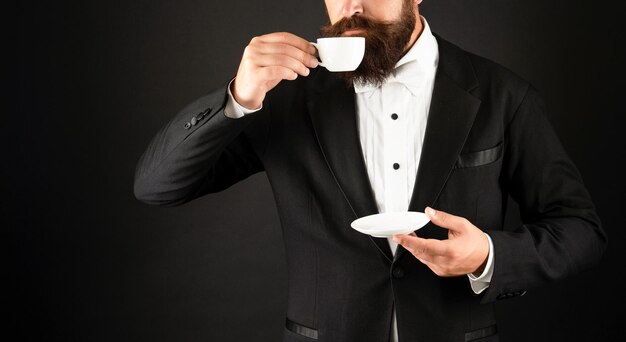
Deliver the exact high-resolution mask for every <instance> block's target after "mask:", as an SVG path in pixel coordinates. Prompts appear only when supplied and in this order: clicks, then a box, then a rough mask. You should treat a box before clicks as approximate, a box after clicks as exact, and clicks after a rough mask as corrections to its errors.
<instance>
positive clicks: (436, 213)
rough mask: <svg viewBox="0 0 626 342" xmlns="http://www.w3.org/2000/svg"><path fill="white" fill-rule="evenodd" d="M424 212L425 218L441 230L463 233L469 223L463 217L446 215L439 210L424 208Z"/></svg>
mask: <svg viewBox="0 0 626 342" xmlns="http://www.w3.org/2000/svg"><path fill="white" fill-rule="evenodd" d="M425 212H426V216H428V218H429V219H430V222H432V223H434V224H435V225H437V226H439V227H442V228H447V229H450V230H454V231H463V230H465V229H466V227H467V225H468V224H469V221H468V220H467V219H465V218H463V217H460V216H455V215H452V214H448V213H446V212H444V211H441V210H435V209H433V208H431V207H426V210H425Z"/></svg>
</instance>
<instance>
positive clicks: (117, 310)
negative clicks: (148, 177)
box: [0, 0, 626, 341]
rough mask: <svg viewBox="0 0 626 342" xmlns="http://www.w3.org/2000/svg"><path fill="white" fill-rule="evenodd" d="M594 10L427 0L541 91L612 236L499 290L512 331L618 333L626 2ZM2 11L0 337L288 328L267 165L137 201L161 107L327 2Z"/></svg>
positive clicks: (301, 28)
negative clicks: (171, 195)
mask: <svg viewBox="0 0 626 342" xmlns="http://www.w3.org/2000/svg"><path fill="white" fill-rule="evenodd" d="M596 4H599V3H596ZM596 4H591V3H590V2H583V1H539V0H535V1H520V0H515V1H513V0H510V1H497V0H489V1H488V0H474V1H453V0H437V1H435V0H426V1H425V2H424V4H423V5H422V6H421V11H422V15H424V16H425V17H426V18H427V20H428V22H429V24H430V26H431V28H432V30H433V31H434V32H437V33H439V34H441V35H442V36H443V37H445V38H447V39H448V40H451V41H453V42H455V43H457V44H458V45H460V46H461V47H463V48H465V49H467V50H469V51H472V52H475V53H477V54H480V55H483V56H485V57H488V58H490V59H493V60H495V61H497V62H499V63H501V64H503V65H505V66H507V67H509V68H510V69H512V70H514V71H515V72H516V73H518V74H519V75H520V76H522V77H523V78H525V79H527V80H528V81H530V82H531V83H532V84H533V85H534V86H535V87H537V88H538V89H539V91H540V92H541V93H542V94H543V95H544V98H545V101H546V103H547V106H548V108H549V110H550V120H551V122H552V123H553V124H554V126H555V129H556V131H557V133H558V134H559V136H560V137H561V139H562V142H563V144H564V146H565V148H566V150H567V151H568V152H569V153H570V155H571V157H572V158H573V160H574V162H575V163H576V164H577V165H578V166H579V169H580V171H581V173H582V175H583V178H584V179H585V182H586V185H587V186H588V189H589V191H590V192H591V194H592V196H593V198H594V199H595V202H596V204H597V209H598V213H599V215H600V217H601V219H602V221H603V223H604V225H605V229H606V231H607V233H608V235H609V248H608V250H607V253H606V255H605V258H604V259H603V261H602V264H601V265H599V267H598V268H596V269H593V270H589V271H586V272H584V273H582V274H580V275H578V276H575V277H572V278H569V279H567V280H564V281H560V282H557V283H554V284H551V285H548V286H546V287H544V288H542V289H536V290H533V291H529V293H528V294H526V296H524V297H521V298H516V299H511V300H505V301H500V302H498V304H497V308H498V311H497V313H498V314H499V316H500V317H499V319H500V324H499V330H500V333H501V336H502V337H503V339H504V340H505V341H556V340H559V341H591V340H593V341H613V340H619V339H621V338H624V337H625V336H626V334H625V331H626V329H625V328H624V323H623V321H622V319H621V318H620V317H623V315H621V312H622V309H623V307H624V298H625V296H624V295H623V291H624V288H625V285H626V282H625V281H624V280H621V279H623V276H624V270H625V267H624V253H622V250H623V248H624V243H626V239H625V237H624V224H623V219H622V216H623V206H624V204H625V203H624V200H623V198H624V196H625V195H626V194H625V191H624V189H625V186H624V178H625V177H624V176H620V174H619V171H620V169H619V167H620V166H621V165H624V161H625V160H624V159H625V158H624V155H625V153H624V139H623V138H622V137H621V135H622V134H623V131H624V129H623V126H624V115H625V114H626V106H625V105H624V99H623V97H624V96H626V93H625V91H624V90H625V87H624V84H623V82H624V79H625V78H624V76H625V73H624V71H625V70H624V64H623V60H624V58H625V57H626V55H625V54H624V48H623V44H624V38H623V34H624V30H622V29H621V25H620V20H623V17H624V12H623V11H620V10H619V8H618V6H619V4H620V2H619V1H616V2H603V3H602V4H601V5H596ZM4 15H5V16H9V17H10V18H9V19H12V20H10V21H9V22H10V23H11V31H9V32H12V31H14V30H16V32H14V33H13V34H10V35H9V36H8V37H6V38H5V39H6V40H5V46H7V43H8V46H9V49H6V50H5V52H4V53H3V54H4V55H5V57H7V56H8V57H12V58H11V62H10V63H7V64H5V67H6V68H5V72H4V74H5V75H6V76H7V77H4V76H3V80H4V82H3V84H4V85H3V87H4V93H5V96H6V94H8V97H9V99H10V101H9V106H8V108H7V110H6V111H3V113H2V115H1V116H0V124H1V126H0V127H2V135H1V138H2V140H1V146H2V150H3V153H2V156H3V158H2V167H1V168H0V170H1V171H2V174H1V176H2V183H1V186H2V188H1V190H2V196H1V198H2V199H1V201H2V202H1V203H2V205H1V206H0V209H1V210H2V217H3V221H2V222H7V223H8V224H3V229H2V238H3V241H5V242H7V246H6V248H3V251H5V252H7V251H8V253H5V257H4V258H3V260H8V263H7V267H3V271H2V274H3V277H4V278H5V281H3V282H4V283H5V284H7V285H8V290H6V291H3V295H2V298H3V299H2V300H3V303H2V307H3V311H5V313H8V314H9V317H10V319H9V320H5V323H6V324H8V326H9V328H10V329H9V330H8V331H7V330H6V329H3V330H4V331H5V332H6V333H7V334H8V333H15V334H17V336H18V337H19V338H18V339H16V340H22V341H24V340H29V339H30V340H38V341H279V340H280V339H281V334H282V329H283V324H284V310H285V290H286V277H285V271H286V268H285V262H284V259H283V258H284V253H283V248H282V245H281V243H282V242H281V232H280V226H279V222H278V216H277V214H276V208H275V207H274V203H273V197H272V193H271V189H270V187H269V183H268V182H267V178H266V176H265V174H263V173H261V174H257V175H254V176H252V177H250V178H248V179H246V180H244V181H243V182H241V183H239V184H236V185H235V186H233V187H231V188H230V189H227V190H225V191H223V192H221V193H218V194H215V195H212V196H208V197H205V198H201V199H198V200H196V201H193V202H191V203H189V204H187V205H184V206H181V207H176V208H158V207H150V206H147V205H144V204H142V203H139V202H138V201H137V200H135V198H134V196H133V192H132V185H133V172H134V167H135V164H136V162H137V159H138V158H139V156H140V154H141V153H142V152H143V149H144V148H145V147H146V145H147V143H148V141H149V140H150V138H151V137H152V136H153V135H154V134H155V133H156V131H157V130H158V129H159V128H160V127H161V126H162V125H163V124H165V123H166V122H167V121H168V120H169V118H171V117H172V116H173V115H174V114H175V113H176V112H177V111H178V110H180V109H181V108H182V107H183V106H184V105H185V104H187V103H188V102H190V101H192V100H194V99H195V98H197V97H199V96H201V95H203V94H205V93H207V92H208V91H210V90H211V89H213V88H215V87H217V86H219V85H221V84H222V83H223V82H226V81H227V80H229V79H230V78H231V77H233V76H234V74H235V73H236V70H237V66H238V63H239V58H240V56H241V53H242V51H243V49H244V47H245V46H246V45H247V42H248V41H249V40H250V38H251V37H253V36H255V35H260V34H264V33H269V32H273V31H289V32H292V33H295V34H298V35H300V36H302V37H304V38H306V39H309V40H313V39H315V38H316V37H317V32H318V28H319V26H321V25H322V24H325V23H326V20H327V19H326V14H325V9H324V3H323V1H321V0H315V1H313V0H310V1H289V0H274V1H252V0H250V1H207V0H180V1H163V0H126V1H119V0H111V1H39V2H28V3H23V4H22V5H19V8H17V9H16V10H13V11H6V12H5V13H4ZM510 217H511V219H510V221H509V222H511V224H513V223H515V220H516V217H515V214H514V212H513V213H512V214H511V216H510ZM613 312H615V313H613ZM3 334H4V333H3Z"/></svg>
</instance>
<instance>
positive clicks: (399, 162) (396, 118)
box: [382, 83, 410, 211]
mask: <svg viewBox="0 0 626 342" xmlns="http://www.w3.org/2000/svg"><path fill="white" fill-rule="evenodd" d="M406 92H407V91H406V89H404V86H403V85H401V84H398V83H390V84H385V85H384V86H383V87H382V115H383V116H384V120H383V122H384V125H383V127H384V131H385V135H384V136H385V144H384V161H385V162H384V170H385V203H386V205H385V207H386V208H387V211H406V210H407V209H408V198H407V187H408V184H407V171H408V170H409V168H408V166H409V165H408V160H407V157H406V156H407V146H408V142H407V133H406V124H405V121H406V113H403V111H402V110H403V108H404V106H402V103H403V101H401V99H402V98H405V99H406V96H410V95H409V94H407V93H406Z"/></svg>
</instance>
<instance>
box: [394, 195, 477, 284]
mask: <svg viewBox="0 0 626 342" xmlns="http://www.w3.org/2000/svg"><path fill="white" fill-rule="evenodd" d="M425 213H426V216H428V218H429V219H430V221H431V222H432V223H434V224H435V225H437V226H439V227H442V228H446V229H448V239H447V240H438V239H424V238H420V237H417V236H415V234H410V235H400V234H398V235H394V236H393V239H394V241H395V242H397V243H398V244H400V245H402V247H404V248H405V249H406V250H407V251H409V252H411V254H413V255H414V256H415V257H416V258H417V260H419V261H421V262H422V263H423V264H424V265H426V266H428V268H430V269H431V270H432V271H433V272H435V274H437V275H438V276H442V277H451V276H459V275H465V274H468V273H474V274H475V275H477V276H478V275H480V274H481V273H482V271H483V270H484V268H485V264H486V263H487V257H488V256H489V239H488V238H487V236H486V235H485V233H483V231H482V230H480V229H479V228H478V227H476V226H475V225H473V224H472V223H471V222H469V221H468V220H467V219H465V218H463V217H459V216H454V215H451V214H448V213H446V212H443V211H437V210H434V209H432V208H430V207H427V208H426V210H425Z"/></svg>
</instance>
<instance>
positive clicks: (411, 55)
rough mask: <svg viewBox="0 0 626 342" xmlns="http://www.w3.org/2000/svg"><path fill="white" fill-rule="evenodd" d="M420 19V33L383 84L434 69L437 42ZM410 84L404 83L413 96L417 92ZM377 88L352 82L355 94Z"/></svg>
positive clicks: (437, 57) (428, 27) (437, 56)
mask: <svg viewBox="0 0 626 342" xmlns="http://www.w3.org/2000/svg"><path fill="white" fill-rule="evenodd" d="M420 17H421V20H422V23H423V24H424V29H423V30H422V33H421V34H420V36H419V37H418V38H417V40H416V41H415V43H414V44H413V46H412V47H411V48H410V49H409V51H407V53H406V54H405V55H404V56H402V58H400V60H399V61H398V63H396V66H395V70H394V72H393V73H392V75H390V76H389V78H388V79H387V80H385V82H384V83H388V82H389V81H393V80H394V79H398V78H403V77H404V76H406V74H416V73H423V72H425V71H426V72H428V71H434V70H435V69H436V67H437V62H438V60H439V49H438V46H437V40H436V39H435V36H434V35H433V34H432V32H431V30H430V26H429V25H428V22H427V21H426V18H424V17H422V16H420ZM410 83H412V82H409V84H406V83H405V85H406V86H407V88H409V90H410V91H411V93H413V95H415V94H416V92H417V91H416V89H414V88H415V87H414V86H415V84H410ZM377 88H378V87H376V86H374V85H372V84H369V83H367V84H363V83H360V82H354V91H355V92H356V93H363V92H369V91H372V90H375V89H377Z"/></svg>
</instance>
